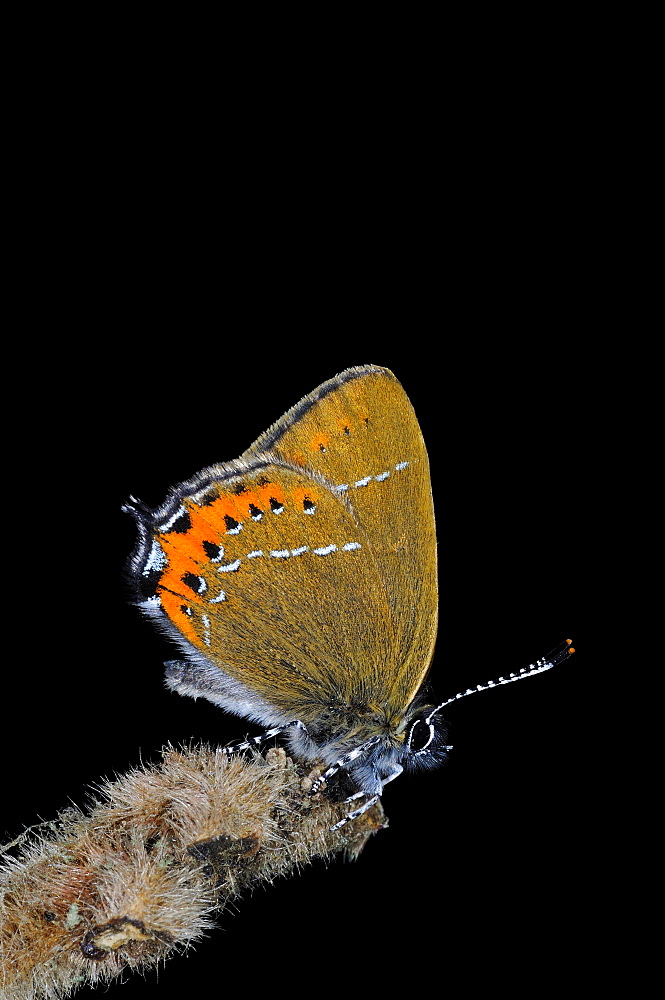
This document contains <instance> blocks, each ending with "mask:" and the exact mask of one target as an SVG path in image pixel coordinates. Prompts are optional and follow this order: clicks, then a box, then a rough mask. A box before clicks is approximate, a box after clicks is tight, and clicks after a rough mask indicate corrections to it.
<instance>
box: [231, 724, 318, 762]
mask: <svg viewBox="0 0 665 1000" xmlns="http://www.w3.org/2000/svg"><path fill="white" fill-rule="evenodd" d="M289 729H298V730H299V731H300V732H301V733H304V734H306V733H307V726H306V725H305V723H304V722H301V721H300V719H294V720H293V722H288V723H287V724H286V725H285V726H273V728H272V729H266V731H265V732H264V733H260V734H259V735H258V736H253V737H252V738H251V739H249V740H240V741H239V742H237V743H229V744H228V745H227V746H225V747H220V748H219V750H220V753H227V754H233V753H242V751H243V750H250V749H251V748H252V747H256V746H258V745H259V743H263V742H264V740H269V739H270V738H271V737H273V736H279V734H280V733H286V732H288V730H289Z"/></svg>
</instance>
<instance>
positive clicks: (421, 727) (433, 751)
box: [403, 706, 452, 769]
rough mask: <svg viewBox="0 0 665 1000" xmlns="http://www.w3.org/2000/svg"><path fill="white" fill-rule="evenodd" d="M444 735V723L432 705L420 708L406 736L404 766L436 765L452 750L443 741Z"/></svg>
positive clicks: (426, 766) (421, 766) (428, 766)
mask: <svg viewBox="0 0 665 1000" xmlns="http://www.w3.org/2000/svg"><path fill="white" fill-rule="evenodd" d="M446 736H447V734H446V727H445V724H444V722H443V720H442V719H441V718H440V717H439V716H438V715H436V714H435V713H434V710H433V709H432V707H431V706H429V707H427V708H423V709H421V711H420V712H419V713H418V714H417V715H416V717H415V718H414V719H413V722H412V723H411V728H410V729H409V731H408V733H407V736H406V740H405V755H404V759H403V764H404V766H405V767H408V768H411V769H414V768H430V767H438V765H439V764H441V762H442V761H444V760H445V759H446V757H447V756H448V751H449V750H452V747H451V746H448V745H447V744H446V742H445V741H446Z"/></svg>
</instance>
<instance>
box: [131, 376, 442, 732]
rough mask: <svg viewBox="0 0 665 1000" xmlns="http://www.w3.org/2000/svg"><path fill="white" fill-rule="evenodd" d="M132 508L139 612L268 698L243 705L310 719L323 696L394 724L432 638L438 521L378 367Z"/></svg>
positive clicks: (405, 425) (396, 391)
mask: <svg viewBox="0 0 665 1000" xmlns="http://www.w3.org/2000/svg"><path fill="white" fill-rule="evenodd" d="M136 513H137V520H138V521H139V526H140V529H141V536H142V537H141V541H140V544H139V547H138V549H137V552H136V554H135V556H134V557H133V562H132V568H133V573H134V576H135V578H136V579H137V581H139V583H140V584H141V590H142V596H143V601H144V603H143V606H144V607H145V608H146V609H147V610H148V611H149V612H150V613H151V614H152V615H153V616H155V617H157V619H158V620H159V621H160V622H162V623H163V625H164V627H165V628H166V630H167V632H168V633H169V634H170V635H172V637H174V638H176V640H177V641H178V642H180V644H181V645H182V646H183V647H184V648H185V649H186V651H187V653H188V654H189V655H190V657H193V658H194V659H195V660H197V659H198V661H199V662H205V663H206V664H209V665H210V667H209V670H213V671H214V670H215V669H216V670H218V671H220V672H221V674H223V675H224V677H225V678H230V679H231V681H232V682H235V683H236V684H237V685H239V690H242V691H246V692H250V693H251V696H252V697H253V698H255V699H258V702H260V703H261V705H266V706H268V709H267V710H266V711H257V710H256V705H254V706H252V705H251V704H249V702H251V700H252V697H250V699H249V702H248V704H247V706H245V707H237V705H236V710H237V711H239V712H240V713H241V714H248V715H253V716H254V717H261V718H263V719H264V721H281V720H290V719H293V718H300V719H301V720H302V721H303V722H305V724H308V723H311V722H313V721H314V720H315V719H316V718H317V717H318V716H320V713H321V707H322V705H328V704H333V703H337V704H346V705H350V706H353V705H355V704H361V703H370V702H371V704H372V705H374V706H376V705H379V706H382V707H384V708H385V709H386V711H387V714H388V715H389V716H391V717H393V716H395V717H396V716H399V714H400V712H403V711H404V709H405V708H406V707H407V706H408V704H409V703H410V702H411V700H412V699H413V697H414V695H415V694H416V692H417V690H418V688H419V687H420V685H421V683H422V680H423V678H424V675H425V673H426V671H427V668H428V666H429V662H430V659H431V655H432V650H433V645H434V639H435V632H436V607H437V596H436V543H435V534H434V515H433V507H432V498H431V489H430V482H429V470H428V463H427V455H426V451H425V447H424V443H423V440H422V435H421V433H420V429H419V427H418V423H417V421H416V418H415V415H414V413H413V409H412V408H411V405H410V403H409V401H408V399H407V397H406V395H405V393H404V390H403V389H402V388H401V386H400V385H399V383H398V382H397V380H396V379H395V378H394V376H393V375H392V374H391V373H390V372H388V371H387V370H386V369H381V368H376V367H374V366H367V367H365V368H355V369H349V370H348V371H346V372H343V373H342V374H341V375H338V376H337V377H336V378H335V379H332V380H330V381H329V382H326V383H324V385H322V386H320V387H319V388H318V389H317V390H315V391H314V392H313V393H311V394H310V395H309V396H307V397H305V398H304V399H303V400H301V402H300V403H299V404H297V406H296V407H294V408H293V409H292V410H290V411H289V412H288V413H287V414H285V415H284V416H283V417H282V418H281V420H279V421H278V422H277V423H276V424H275V425H274V426H273V427H271V428H270V429H269V430H268V431H267V432H266V433H265V434H263V435H262V436H261V437H260V438H259V439H258V440H257V441H256V442H255V444H254V445H253V446H252V447H251V448H250V449H249V450H248V451H247V452H246V453H245V454H244V455H243V456H241V458H240V459H238V460H237V461H235V462H232V463H229V464H224V465H218V466H213V467H211V468H210V469H207V470H205V471H204V472H202V473H200V474H199V475H198V476H196V477H194V479H192V480H190V481H189V482H187V483H183V484H182V485H181V486H179V487H177V488H176V489H175V490H174V491H172V495H171V496H170V498H169V500H167V502H166V503H165V504H164V505H163V506H162V507H161V508H159V509H158V510H157V511H154V512H146V511H139V512H136ZM206 669H208V667H207V668H206ZM199 693H205V692H204V691H201V692H199ZM213 700H217V699H213ZM236 702H238V699H237V698H236ZM224 703H226V702H224ZM227 707H233V706H232V705H228V704H227Z"/></svg>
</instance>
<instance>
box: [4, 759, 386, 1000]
mask: <svg viewBox="0 0 665 1000" xmlns="http://www.w3.org/2000/svg"><path fill="white" fill-rule="evenodd" d="M318 774H320V771H318V770H315V771H314V772H312V770H311V766H308V767H305V766H304V765H299V764H298V763H294V762H293V761H292V760H291V759H289V758H287V756H286V754H285V752H284V751H283V750H280V749H278V750H269V751H268V753H267V754H266V756H265V758H264V757H261V756H259V755H258V754H256V755H255V756H254V759H252V760H248V759H244V758H239V757H229V756H228V755H226V754H224V753H223V752H222V751H219V750H217V751H216V750H214V749H212V748H210V747H207V746H199V747H189V748H185V749H181V750H176V749H174V748H172V747H168V748H166V749H165V750H164V752H163V761H162V763H161V765H159V766H147V767H143V768H140V769H135V770H132V771H130V772H129V773H128V774H126V775H124V776H122V777H121V778H120V779H119V780H117V781H114V782H109V783H106V784H104V785H102V786H101V787H100V798H99V799H98V800H97V801H96V802H95V803H93V805H92V807H91V808H90V809H89V810H87V811H86V812H82V811H79V810H77V809H70V810H67V811H66V812H64V813H62V814H61V815H60V816H59V817H58V818H57V820H56V821H55V822H53V823H49V824H42V826H41V827H40V828H39V829H38V831H37V832H34V831H27V832H26V833H25V834H24V835H23V836H22V837H20V838H18V841H15V842H14V844H13V845H8V847H11V848H12V849H13V852H12V853H13V855H16V856H12V855H10V854H8V853H7V854H5V855H4V861H5V865H4V869H3V872H2V877H1V879H0V912H1V913H2V927H1V929H0V960H1V965H2V980H1V982H2V990H1V993H0V995H1V996H2V997H3V998H4V1000H37V998H56V997H63V996H68V995H70V994H71V993H72V992H73V991H75V990H76V989H77V988H78V987H79V986H81V985H83V984H85V983H87V984H98V983H103V982H107V981H108V980H110V979H113V978H114V977H116V976H118V975H120V974H121V973H122V972H123V970H127V969H145V968H147V967H148V966H151V965H154V964H156V963H157V962H159V961H162V960H164V959H165V958H167V957H168V956H169V955H170V954H172V953H173V952H175V951H177V950H183V949H185V948H187V947H188V945H190V944H191V943H192V942H194V941H196V940H198V939H200V937H201V936H202V935H203V934H205V933H206V931H208V930H210V929H211V928H212V927H213V926H214V916H215V914H216V913H218V912H219V910H220V909H223V908H224V907H225V906H226V905H228V903H229V902H230V901H231V900H233V899H236V898H237V897H238V896H239V895H241V894H242V892H243V890H245V889H246V887H248V886H249V885H250V884H253V885H256V884H257V882H260V881H265V880H268V881H271V880H273V879H274V878H275V877H276V876H278V875H286V874H288V873H293V872H294V871H296V870H297V868H298V866H301V865H303V864H306V863H308V862H309V861H311V860H312V859H314V858H316V857H321V856H330V855H332V854H334V853H335V852H338V851H341V850H345V851H347V853H350V854H352V855H357V854H358V853H359V852H360V851H361V850H362V847H363V846H364V844H365V842H366V841H367V839H368V838H369V836H370V835H371V834H372V833H374V832H375V831H376V830H378V829H380V828H381V826H383V825H385V821H384V819H383V812H382V810H381V806H380V805H379V804H377V805H375V806H374V807H373V808H372V809H371V810H370V811H368V812H367V813H365V814H364V815H363V816H361V817H360V818H359V819H357V820H356V821H355V822H353V823H348V824H346V825H345V826H343V827H342V828H341V829H340V830H336V831H331V830H330V827H331V826H333V825H334V823H335V822H336V821H337V820H339V819H340V817H342V816H343V815H344V814H345V812H346V811H347V810H348V806H345V805H343V804H342V803H332V802H331V801H329V799H327V798H326V796H325V794H323V795H322V794H317V795H316V796H312V795H311V794H310V789H311V785H312V779H313V778H314V777H316V776H317V775H318ZM7 849H8V848H7V847H6V848H5V851H7Z"/></svg>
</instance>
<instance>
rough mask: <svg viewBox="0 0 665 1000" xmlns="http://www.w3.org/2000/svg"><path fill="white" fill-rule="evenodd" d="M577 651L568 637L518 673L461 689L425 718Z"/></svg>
mask: <svg viewBox="0 0 665 1000" xmlns="http://www.w3.org/2000/svg"><path fill="white" fill-rule="evenodd" d="M574 652H575V649H574V647H573V640H572V639H566V641H565V642H562V643H561V645H560V646H557V647H556V648H555V649H553V650H552V652H551V653H548V654H547V656H543V657H541V659H540V660H536V662H535V663H530V664H529V666H528V667H522V669H521V670H518V671H517V672H516V673H512V674H508V676H507V677H497V679H496V680H494V681H486V682H485V683H484V684H476V686H475V687H472V688H467V689H466V691H459V692H458V693H457V694H456V695H454V696H453V697H452V698H449V699H448V701H444V702H442V703H441V704H440V705H437V707H436V708H435V709H434V710H433V711H432V712H430V714H429V715H428V717H427V719H426V720H425V721H426V722H427V723H428V724H429V722H430V720H431V719H432V717H433V716H434V715H436V713H437V712H440V711H441V709H442V708H445V707H446V705H451V704H452V703H453V702H454V701H459V699H460V698H466V696H467V695H469V694H478V692H480V691H488V690H489V689H490V688H493V687H499V685H501V684H512V683H513V681H522V680H524V678H525V677H533V675H534V674H542V673H543V672H544V671H545V670H551V669H552V667H556V666H557V665H558V664H559V663H563V661H564V660H565V659H566V657H568V656H570V655H571V654H572V653H574Z"/></svg>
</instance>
